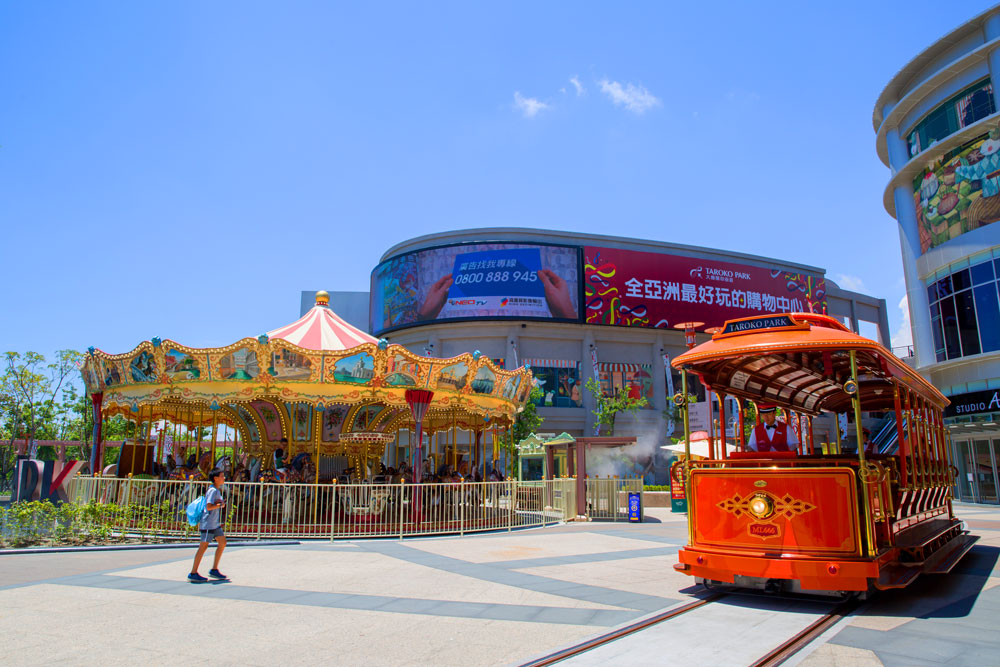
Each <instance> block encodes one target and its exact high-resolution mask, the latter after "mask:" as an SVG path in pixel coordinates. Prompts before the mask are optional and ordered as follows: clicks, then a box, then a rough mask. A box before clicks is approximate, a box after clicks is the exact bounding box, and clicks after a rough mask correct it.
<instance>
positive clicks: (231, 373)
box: [219, 347, 260, 380]
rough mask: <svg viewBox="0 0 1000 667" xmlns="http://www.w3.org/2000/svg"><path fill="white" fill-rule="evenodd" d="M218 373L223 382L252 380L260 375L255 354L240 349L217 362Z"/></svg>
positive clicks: (243, 348) (251, 351)
mask: <svg viewBox="0 0 1000 667" xmlns="http://www.w3.org/2000/svg"><path fill="white" fill-rule="evenodd" d="M219 373H220V374H221V375H222V378H223V379H224V380H252V379H254V378H255V377H257V374H258V373H260V366H259V365H258V364H257V353H256V352H254V351H253V350H251V349H248V348H245V347H241V348H240V349H238V350H235V351H234V352H233V353H232V354H227V355H226V356H224V357H222V359H221V360H220V361H219Z"/></svg>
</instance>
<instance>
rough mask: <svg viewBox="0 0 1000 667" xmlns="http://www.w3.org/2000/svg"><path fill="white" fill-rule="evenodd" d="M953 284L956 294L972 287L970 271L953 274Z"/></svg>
mask: <svg viewBox="0 0 1000 667" xmlns="http://www.w3.org/2000/svg"><path fill="white" fill-rule="evenodd" d="M951 284H952V286H953V287H954V288H955V291H956V292H959V291H961V290H964V289H969V288H970V287H972V277H971V276H970V275H969V270H968V269H962V270H961V271H956V272H955V273H953V274H951Z"/></svg>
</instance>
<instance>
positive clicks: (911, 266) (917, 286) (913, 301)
mask: <svg viewBox="0 0 1000 667" xmlns="http://www.w3.org/2000/svg"><path fill="white" fill-rule="evenodd" d="M899 247H900V249H901V250H902V255H903V278H904V280H905V282H906V300H907V305H908V306H909V309H910V331H911V332H912V334H913V354H914V356H915V357H916V364H917V368H920V367H921V366H926V365H927V364H932V363H934V362H935V361H936V357H935V355H934V336H933V334H932V333H931V311H930V302H929V301H928V300H927V288H926V287H925V286H924V282H923V281H922V280H921V279H920V276H919V275H917V256H916V254H915V253H914V249H913V246H911V245H910V241H909V237H908V236H907V235H906V234H905V233H904V230H903V228H902V227H900V229H899ZM917 248H918V249H919V246H917Z"/></svg>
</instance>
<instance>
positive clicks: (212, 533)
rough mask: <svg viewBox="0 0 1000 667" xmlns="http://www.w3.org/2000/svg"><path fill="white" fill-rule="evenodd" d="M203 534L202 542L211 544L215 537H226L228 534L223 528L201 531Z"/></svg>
mask: <svg viewBox="0 0 1000 667" xmlns="http://www.w3.org/2000/svg"><path fill="white" fill-rule="evenodd" d="M199 532H200V533H201V541H202V542H211V541H212V538H213V537H225V536H226V533H225V532H224V531H223V530H222V527H221V526H220V527H218V528H209V529H208V530H202V531H199Z"/></svg>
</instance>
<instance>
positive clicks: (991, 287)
mask: <svg viewBox="0 0 1000 667" xmlns="http://www.w3.org/2000/svg"><path fill="white" fill-rule="evenodd" d="M975 293H976V315H977V319H978V320H979V336H980V340H981V341H982V344H983V352H993V351H995V350H1000V306H998V304H997V288H996V284H995V283H989V284H987V285H980V286H979V287H977V288H975Z"/></svg>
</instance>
